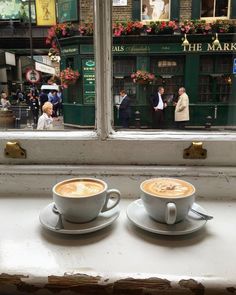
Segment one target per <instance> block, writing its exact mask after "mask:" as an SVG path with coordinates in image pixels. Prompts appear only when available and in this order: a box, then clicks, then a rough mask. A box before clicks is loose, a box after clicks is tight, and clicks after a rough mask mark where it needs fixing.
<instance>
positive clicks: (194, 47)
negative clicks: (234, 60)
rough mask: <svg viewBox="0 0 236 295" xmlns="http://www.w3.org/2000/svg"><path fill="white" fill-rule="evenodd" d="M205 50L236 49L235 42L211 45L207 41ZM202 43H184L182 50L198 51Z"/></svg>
mask: <svg viewBox="0 0 236 295" xmlns="http://www.w3.org/2000/svg"><path fill="white" fill-rule="evenodd" d="M206 45H207V47H206V49H205V46H204V50H206V51H236V43H220V44H219V45H213V44H212V43H207V44H206ZM202 46H203V44H202V43H192V44H189V45H184V46H183V47H184V50H183V51H191V52H199V51H202V50H203V48H202Z"/></svg>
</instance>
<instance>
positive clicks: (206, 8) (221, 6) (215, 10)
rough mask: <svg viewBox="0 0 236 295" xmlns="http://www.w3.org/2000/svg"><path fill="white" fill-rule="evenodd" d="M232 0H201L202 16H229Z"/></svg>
mask: <svg viewBox="0 0 236 295" xmlns="http://www.w3.org/2000/svg"><path fill="white" fill-rule="evenodd" d="M229 14H230V0H201V17H202V18H205V17H212V18H221V17H222V18H229Z"/></svg>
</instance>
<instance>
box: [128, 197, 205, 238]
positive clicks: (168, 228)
mask: <svg viewBox="0 0 236 295" xmlns="http://www.w3.org/2000/svg"><path fill="white" fill-rule="evenodd" d="M192 208H193V209H195V210H197V211H199V212H202V213H205V214H207V212H206V211H205V210H204V209H203V208H202V207H201V206H200V205H198V204H196V203H194V204H193V207H192ZM126 213H127V217H128V219H129V220H130V221H131V222H132V223H134V224H135V225H136V226H137V227H139V228H142V229H144V230H146V231H149V232H152V233H156V234H161V235H173V236H177V235H186V234H190V233H193V232H195V231H197V230H199V229H200V228H202V227H203V226H204V225H205V224H206V220H204V219H202V218H201V217H199V216H198V215H197V214H195V213H193V212H191V211H189V213H188V216H187V217H186V218H185V219H184V220H183V221H180V222H179V223H177V224H173V225H167V224H164V223H159V222H157V221H155V220H153V219H152V218H151V217H149V216H148V214H147V212H146V210H145V208H144V206H143V203H142V200H141V199H139V200H136V201H134V202H132V203H131V204H130V205H129V206H128V208H127V211H126Z"/></svg>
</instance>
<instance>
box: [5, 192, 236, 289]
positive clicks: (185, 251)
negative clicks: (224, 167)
mask: <svg viewBox="0 0 236 295" xmlns="http://www.w3.org/2000/svg"><path fill="white" fill-rule="evenodd" d="M51 201H52V198H51V197H48V198H44V197H41V198H35V196H31V197H30V196H29V197H18V196H16V195H15V196H14V195H13V196H11V197H10V198H9V197H7V198H6V197H4V196H2V197H1V206H0V216H1V222H0V231H1V244H0V245H1V266H0V273H1V275H0V279H1V282H2V283H1V286H0V294H11V295H13V294H22V292H25V293H24V294H28V291H29V290H32V288H36V289H35V290H38V291H39V290H40V289H42V290H44V291H46V290H47V291H53V292H55V291H56V292H57V291H58V292H60V291H61V289H62V288H63V290H64V291H65V290H67V291H68V293H67V294H74V293H73V292H74V291H75V290H77V292H78V290H80V288H82V290H84V292H85V290H88V292H89V290H91V287H93V288H94V287H96V285H97V286H100V287H99V288H103V287H105V286H106V285H107V284H115V285H113V287H112V288H114V289H113V291H114V292H115V291H116V290H117V289H118V288H123V292H125V291H124V290H126V291H127V292H126V293H125V294H129V292H130V293H132V290H136V291H137V292H138V290H140V288H145V289H146V288H151V289H152V290H153V291H154V290H155V292H157V291H158V288H159V287H158V286H159V284H161V286H162V287H161V288H162V289H161V290H162V292H163V290H168V294H169V293H170V294H171V293H174V294H176V293H175V291H178V292H180V293H178V294H192V290H193V289H191V287H193V288H194V290H195V291H196V292H197V290H199V292H200V293H199V294H203V293H201V291H203V290H204V294H214V295H215V294H228V292H227V290H226V288H236V279H235V278H236V270H235V260H236V252H235V250H234V248H235V247H234V245H235V243H236V236H235V235H234V234H233V232H234V229H235V226H236V222H235V209H236V204H235V201H227V202H224V201H223V200H221V201H210V200H209V201H207V200H197V202H198V203H199V204H200V205H201V206H203V207H204V208H205V209H206V210H207V211H208V212H209V213H210V214H212V215H214V219H213V220H211V221H209V222H207V224H206V226H205V227H204V228H203V229H201V230H200V231H198V232H196V233H193V234H190V235H186V236H177V237H174V236H169V237H167V236H162V235H155V234H151V233H147V232H145V231H142V230H139V229H137V228H136V227H135V226H133V225H132V224H131V223H130V222H129V221H128V219H127V217H126V208H127V206H128V205H129V204H130V203H131V202H132V201H133V200H132V199H128V200H122V202H121V214H120V216H119V218H118V219H117V220H116V221H115V223H114V224H113V225H112V226H110V227H108V228H106V229H103V230H101V231H98V232H95V233H92V234H87V235H84V236H68V235H60V234H56V233H52V232H50V231H47V230H45V229H43V228H42V227H41V226H40V223H39V217H38V216H39V212H40V210H41V209H42V208H44V206H46V205H47V204H49V203H50V202H51ZM213 249H214V251H213ZM130 280H131V284H130ZM140 280H141V281H140ZM168 282H169V283H168ZM152 284H153V285H152ZM102 286H103V287H102ZM168 286H169V287H168ZM37 288H38V289H37ZM73 288H74V289H73ZM116 288H117V289H116ZM163 288H164V289H163ZM168 288H169V289H168ZM99 290H100V291H99ZM146 290H148V289H146ZM181 290H182V292H183V293H181ZM39 292H40V291H39ZM97 292H98V293H97V294H104V292H103V291H101V289H98V290H97ZM99 292H101V293H99ZM133 292H134V291H133ZM208 292H209V293H208ZM111 294H112V290H111ZM115 294H117V293H115ZM119 294H121V293H119ZM132 294H134V293H132ZM153 294H154V293H153ZM155 294H156V293H155Z"/></svg>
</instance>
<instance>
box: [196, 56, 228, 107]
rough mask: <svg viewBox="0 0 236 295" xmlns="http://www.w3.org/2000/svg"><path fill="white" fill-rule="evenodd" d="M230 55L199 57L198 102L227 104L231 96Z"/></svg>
mask: <svg viewBox="0 0 236 295" xmlns="http://www.w3.org/2000/svg"><path fill="white" fill-rule="evenodd" d="M231 68H232V55H215V56H213V57H212V56H209V55H206V56H201V58H200V73H201V75H200V77H199V79H200V83H199V85H200V87H199V101H200V102H219V103H228V102H229V101H230V97H231V96H232V79H233V77H232V74H231Z"/></svg>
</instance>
